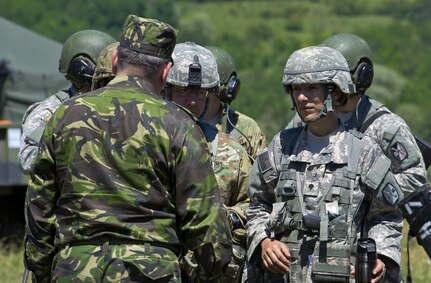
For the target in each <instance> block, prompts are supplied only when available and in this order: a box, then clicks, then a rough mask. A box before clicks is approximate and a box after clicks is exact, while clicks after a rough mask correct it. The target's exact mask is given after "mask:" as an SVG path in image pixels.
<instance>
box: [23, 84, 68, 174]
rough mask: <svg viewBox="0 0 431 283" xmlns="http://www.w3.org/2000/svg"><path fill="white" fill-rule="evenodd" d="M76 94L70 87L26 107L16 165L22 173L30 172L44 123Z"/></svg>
mask: <svg viewBox="0 0 431 283" xmlns="http://www.w3.org/2000/svg"><path fill="white" fill-rule="evenodd" d="M76 93H77V91H76V89H75V88H73V87H71V88H70V89H69V90H67V91H63V90H62V91H59V92H58V93H56V94H54V95H51V96H50V97H48V98H46V99H45V100H43V101H41V102H37V103H34V104H32V105H30V106H29V107H28V109H27V110H26V112H25V113H24V116H23V118H22V136H21V145H20V149H19V153H18V164H19V166H20V168H21V170H22V171H23V172H25V173H27V174H28V173H29V172H30V171H31V170H32V167H33V164H34V160H35V158H36V155H37V152H38V150H39V143H40V140H41V138H42V134H43V130H44V129H45V125H46V122H47V121H48V120H49V119H50V118H51V116H52V114H53V113H54V112H55V110H57V108H58V107H59V106H60V105H61V104H62V103H63V101H65V100H66V99H69V98H70V97H72V96H73V95H75V94H76Z"/></svg>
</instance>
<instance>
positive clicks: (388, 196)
mask: <svg viewBox="0 0 431 283" xmlns="http://www.w3.org/2000/svg"><path fill="white" fill-rule="evenodd" d="M383 197H384V198H385V200H386V201H387V202H388V203H389V204H391V205H395V204H396V203H397V202H398V200H399V198H400V196H399V194H398V192H397V190H396V189H395V188H394V186H392V185H391V184H387V185H386V187H385V188H384V189H383Z"/></svg>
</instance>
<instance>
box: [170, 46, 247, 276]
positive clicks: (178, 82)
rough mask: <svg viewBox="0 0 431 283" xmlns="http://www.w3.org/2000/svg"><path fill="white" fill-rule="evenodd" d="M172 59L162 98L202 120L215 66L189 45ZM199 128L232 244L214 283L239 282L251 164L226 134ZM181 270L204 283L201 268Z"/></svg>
mask: <svg viewBox="0 0 431 283" xmlns="http://www.w3.org/2000/svg"><path fill="white" fill-rule="evenodd" d="M172 58H173V60H174V66H173V67H172V68H171V69H170V71H169V74H168V78H167V84H166V87H165V90H164V93H165V96H166V97H167V98H168V100H172V101H173V102H175V103H178V104H179V105H181V106H183V107H185V108H187V109H188V110H190V111H191V112H192V113H193V114H194V115H195V116H196V117H200V118H201V119H202V117H203V116H204V115H205V111H206V110H207V109H206V107H207V106H208V100H209V99H210V96H214V95H215V94H216V93H217V92H218V88H219V74H218V72H217V63H216V61H215V59H214V57H213V55H212V54H211V52H210V51H208V50H207V49H205V48H203V47H202V46H200V45H197V44H195V43H192V42H186V43H180V44H177V45H176V46H175V49H174V52H173V55H172ZM199 125H200V126H201V127H202V129H203V130H204V133H205V135H206V137H207V141H208V144H209V148H210V151H211V154H212V160H213V163H212V164H213V169H214V173H215V175H216V178H217V183H218V184H219V187H220V193H221V198H222V201H223V204H224V205H225V207H226V209H227V212H228V213H229V216H230V219H231V225H232V227H231V228H232V236H233V242H234V247H233V258H232V261H231V262H230V264H229V266H228V268H227V269H226V271H225V272H224V274H223V276H222V277H221V278H220V279H218V280H216V281H217V282H232V283H234V282H240V278H241V274H242V267H243V263H244V259H245V209H246V208H247V206H248V199H247V183H248V173H249V171H250V169H251V165H250V162H249V160H248V156H247V152H246V151H245V149H244V148H243V147H242V146H241V145H240V144H239V143H237V142H236V141H235V140H233V139H232V138H231V137H230V136H229V135H227V134H226V133H222V132H218V131H217V129H216V128H215V127H212V126H211V125H208V124H206V123H205V122H203V121H201V120H200V121H199ZM184 269H185V270H187V271H188V274H189V276H190V277H191V281H192V282H208V281H207V280H203V278H202V273H203V271H202V269H200V268H197V269H193V268H190V266H188V265H187V264H186V265H185V266H184Z"/></svg>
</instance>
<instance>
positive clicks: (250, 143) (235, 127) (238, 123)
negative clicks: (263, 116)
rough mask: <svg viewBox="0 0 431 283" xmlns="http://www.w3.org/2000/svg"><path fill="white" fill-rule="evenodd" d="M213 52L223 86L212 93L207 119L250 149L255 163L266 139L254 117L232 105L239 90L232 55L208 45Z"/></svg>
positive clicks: (206, 120)
mask: <svg viewBox="0 0 431 283" xmlns="http://www.w3.org/2000/svg"><path fill="white" fill-rule="evenodd" d="M205 48H207V49H208V50H210V51H211V53H212V54H213V55H214V57H215V59H216V61H217V68H218V72H219V75H220V89H219V93H218V94H217V95H213V96H211V99H210V101H209V106H208V111H207V112H206V115H205V117H204V121H205V122H207V123H209V124H211V125H213V126H215V127H217V129H218V130H219V131H221V132H224V133H227V134H229V135H230V136H231V137H232V138H233V139H234V140H236V141H237V142H239V143H240V144H241V145H242V146H243V147H244V148H245V149H246V151H247V153H248V156H249V158H250V161H251V162H252V163H253V162H254V160H255V158H256V156H257V154H258V152H260V151H261V150H263V149H264V148H265V147H266V146H267V144H266V138H265V135H264V133H263V132H262V130H261V129H260V127H259V125H258V124H257V122H256V121H255V120H253V119H252V118H250V117H248V116H247V115H245V114H243V113H240V112H238V111H236V110H234V109H233V108H231V107H230V103H231V102H232V101H233V100H234V99H235V98H236V96H237V95H238V93H239V90H240V80H239V78H238V76H237V71H236V65H235V61H234V59H233V57H232V56H231V55H230V54H229V53H228V52H227V51H226V50H224V49H222V48H220V47H216V46H205Z"/></svg>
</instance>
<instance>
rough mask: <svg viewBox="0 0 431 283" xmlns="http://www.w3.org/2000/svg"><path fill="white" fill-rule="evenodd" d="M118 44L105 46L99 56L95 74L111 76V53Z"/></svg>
mask: <svg viewBox="0 0 431 283" xmlns="http://www.w3.org/2000/svg"><path fill="white" fill-rule="evenodd" d="M119 44H120V43H119V42H118V41H117V42H114V43H111V44H109V45H108V46H106V47H105V48H104V49H103V50H102V51H101V52H100V54H99V57H98V58H97V63H96V69H95V72H99V73H111V74H112V53H113V52H114V50H115V49H117V47H118V45H119Z"/></svg>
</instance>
